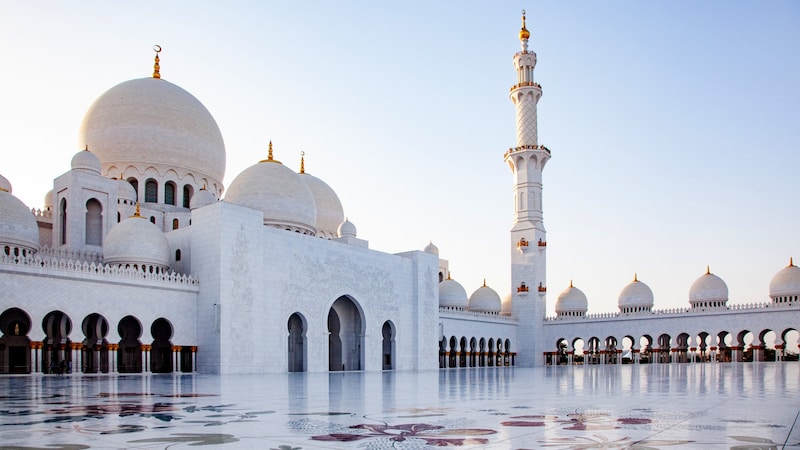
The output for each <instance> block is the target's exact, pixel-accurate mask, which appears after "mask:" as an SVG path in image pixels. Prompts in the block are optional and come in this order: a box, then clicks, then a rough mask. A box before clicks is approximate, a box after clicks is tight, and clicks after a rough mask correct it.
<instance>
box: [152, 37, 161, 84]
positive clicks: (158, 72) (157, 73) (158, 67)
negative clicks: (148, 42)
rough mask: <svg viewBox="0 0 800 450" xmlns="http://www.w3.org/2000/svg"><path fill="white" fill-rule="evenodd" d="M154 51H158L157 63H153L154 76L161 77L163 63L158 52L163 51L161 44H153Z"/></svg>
mask: <svg viewBox="0 0 800 450" xmlns="http://www.w3.org/2000/svg"><path fill="white" fill-rule="evenodd" d="M153 51H154V52H156V58H155V63H154V64H153V78H159V79H160V78H161V65H160V64H159V62H161V60H160V59H159V58H158V54H159V53H161V46H160V45H158V44H156V45H154V46H153Z"/></svg>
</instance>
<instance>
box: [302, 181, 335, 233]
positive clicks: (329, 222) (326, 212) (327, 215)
mask: <svg viewBox="0 0 800 450" xmlns="http://www.w3.org/2000/svg"><path fill="white" fill-rule="evenodd" d="M299 175H300V180H302V181H303V182H304V183H305V184H306V186H307V187H308V189H309V190H310V191H311V195H312V196H313V197H314V203H315V204H316V205H317V223H316V224H315V227H316V229H317V236H320V235H321V236H324V237H327V238H332V237H336V230H337V229H338V228H339V225H340V224H341V223H342V221H343V220H344V211H343V210H342V202H340V201H339V197H338V196H337V195H336V192H334V191H333V189H331V187H330V186H328V185H327V184H326V183H325V182H324V181H322V180H320V179H319V178H317V177H315V176H314V175H310V174H308V173H306V172H301V173H300V174H299Z"/></svg>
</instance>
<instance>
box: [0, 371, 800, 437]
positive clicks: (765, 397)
mask: <svg viewBox="0 0 800 450" xmlns="http://www.w3.org/2000/svg"><path fill="white" fill-rule="evenodd" d="M799 388H800V364H798V363H797V362H786V363H738V364H698V365H688V364H680V365H678V364H675V365H642V366H575V367H565V366H561V367H546V368H538V369H520V368H481V369H445V370H441V371H432V372H422V373H413V372H387V373H357V372H351V373H332V374H327V373H319V374H275V375H247V376H241V375H236V376H211V375H141V376H138V375H97V376H79V375H72V376H69V375H67V376H61V377H59V376H54V375H47V376H7V377H2V378H0V398H2V403H0V449H9V448H17V449H19V448H22V449H65V450H77V449H85V448H93V449H121V448H126V449H145V448H146V449H150V448H154V449H155V448H164V449H165V448H170V449H180V448H193V447H196V446H219V447H222V448H229V449H238V448H260V449H278V450H300V449H302V450H312V449H366V450H378V449H428V448H436V447H457V448H461V449H483V448H488V449H537V448H553V449H608V448H612V449H622V448H627V449H639V450H644V449H678V448H697V449H708V448H721V449H784V448H785V449H800V421H799V420H798V414H800V392H798V389H799Z"/></svg>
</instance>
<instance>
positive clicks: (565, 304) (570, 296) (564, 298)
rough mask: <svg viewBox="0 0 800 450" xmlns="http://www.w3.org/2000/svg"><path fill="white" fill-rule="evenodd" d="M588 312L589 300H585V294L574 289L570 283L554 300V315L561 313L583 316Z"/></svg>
mask: <svg viewBox="0 0 800 450" xmlns="http://www.w3.org/2000/svg"><path fill="white" fill-rule="evenodd" d="M588 310H589V300H587V299H586V294H584V293H583V291H581V290H580V289H578V288H576V287H574V286H573V285H572V282H570V283H569V287H568V288H566V289H564V292H562V293H561V294H559V296H558V300H556V314H563V313H567V312H569V313H582V314H585V313H586V311H588Z"/></svg>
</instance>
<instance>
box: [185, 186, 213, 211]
mask: <svg viewBox="0 0 800 450" xmlns="http://www.w3.org/2000/svg"><path fill="white" fill-rule="evenodd" d="M216 202H217V196H216V195H214V193H213V192H211V191H209V190H208V189H206V188H203V189H200V190H199V191H197V194H195V195H193V196H192V199H191V200H190V201H189V208H190V209H197V208H202V207H203V206H208V205H211V204H214V203H216Z"/></svg>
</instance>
